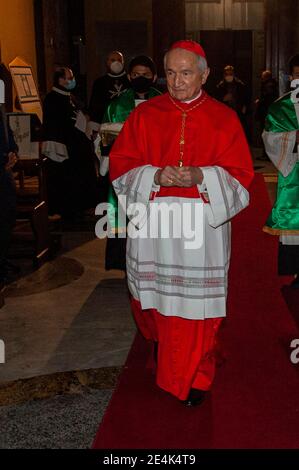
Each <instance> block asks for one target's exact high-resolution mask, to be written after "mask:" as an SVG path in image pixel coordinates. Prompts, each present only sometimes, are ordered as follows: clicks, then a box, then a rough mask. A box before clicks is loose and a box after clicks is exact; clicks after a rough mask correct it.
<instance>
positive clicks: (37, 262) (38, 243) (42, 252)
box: [15, 156, 50, 267]
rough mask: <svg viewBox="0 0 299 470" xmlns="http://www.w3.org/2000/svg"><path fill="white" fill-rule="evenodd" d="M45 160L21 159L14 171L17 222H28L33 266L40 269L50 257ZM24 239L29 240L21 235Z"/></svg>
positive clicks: (24, 235) (24, 234) (42, 158)
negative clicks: (31, 239) (31, 238)
mask: <svg viewBox="0 0 299 470" xmlns="http://www.w3.org/2000/svg"><path fill="white" fill-rule="evenodd" d="M45 161H46V159H45V158H44V157H42V156H41V157H40V158H38V159H35V160H33V159H32V160H27V159H23V160H22V158H20V160H19V162H18V163H17V166H16V168H15V178H16V189H17V223H18V222H20V221H26V220H27V221H29V223H30V226H31V230H32V234H31V235H32V236H33V250H32V260H33V265H34V267H39V266H41V265H42V264H43V263H44V262H45V261H47V260H48V259H49V256H50V231H49V223H48V207H47V191H46V181H45ZM28 235H29V237H28ZM23 237H24V241H25V239H28V238H30V234H28V233H25V232H24V233H23Z"/></svg>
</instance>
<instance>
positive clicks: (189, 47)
mask: <svg viewBox="0 0 299 470" xmlns="http://www.w3.org/2000/svg"><path fill="white" fill-rule="evenodd" d="M172 49H185V50H186V51H190V52H194V54H196V55H199V56H200V57H203V58H204V59H206V54H205V51H204V50H203V48H202V47H201V45H200V44H198V42H195V41H191V40H190V39H185V40H182V41H176V42H175V43H174V44H172V46H171V47H170V48H169V50H170V51H171V50H172Z"/></svg>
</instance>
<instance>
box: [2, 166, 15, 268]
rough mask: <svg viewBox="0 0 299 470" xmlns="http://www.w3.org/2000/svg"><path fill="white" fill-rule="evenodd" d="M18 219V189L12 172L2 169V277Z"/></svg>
mask: <svg viewBox="0 0 299 470" xmlns="http://www.w3.org/2000/svg"><path fill="white" fill-rule="evenodd" d="M15 221H16V189H15V183H14V179H13V176H12V174H11V173H10V172H9V171H5V170H0V277H1V276H3V275H4V274H5V267H4V264H5V260H6V257H7V253H8V249H9V245H10V241H11V235H12V231H13V228H14V225H15Z"/></svg>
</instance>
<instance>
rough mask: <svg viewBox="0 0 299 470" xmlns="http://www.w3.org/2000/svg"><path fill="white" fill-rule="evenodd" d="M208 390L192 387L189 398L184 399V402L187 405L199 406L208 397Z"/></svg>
mask: <svg viewBox="0 0 299 470" xmlns="http://www.w3.org/2000/svg"><path fill="white" fill-rule="evenodd" d="M206 394H207V392H206V391H204V390H198V389H197V388H191V390H190V392H189V395H188V398H187V400H184V401H183V404H184V405H186V406H189V407H191V406H198V405H201V403H202V402H203V401H204V399H205V398H206Z"/></svg>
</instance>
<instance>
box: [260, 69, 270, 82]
mask: <svg viewBox="0 0 299 470" xmlns="http://www.w3.org/2000/svg"><path fill="white" fill-rule="evenodd" d="M270 78H272V73H271V72H270V70H264V72H262V75H261V79H262V82H266V81H267V80H270Z"/></svg>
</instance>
